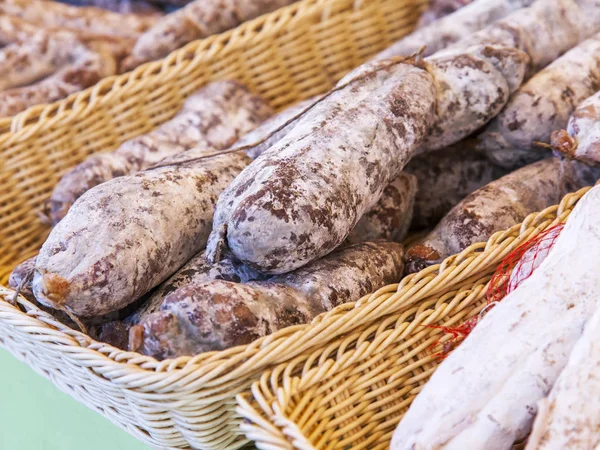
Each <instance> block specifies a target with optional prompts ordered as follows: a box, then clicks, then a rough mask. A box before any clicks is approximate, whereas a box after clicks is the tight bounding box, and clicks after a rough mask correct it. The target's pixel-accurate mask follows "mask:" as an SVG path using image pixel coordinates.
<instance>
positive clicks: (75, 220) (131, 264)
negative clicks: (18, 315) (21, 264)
mask: <svg viewBox="0 0 600 450" xmlns="http://www.w3.org/2000/svg"><path fill="white" fill-rule="evenodd" d="M206 151H207V153H209V154H210V153H211V150H206ZM212 151H214V150H212ZM249 162H250V159H249V158H248V157H247V156H246V155H244V154H240V153H230V154H226V155H220V156H214V157H207V158H205V159H203V160H200V161H196V162H194V163H189V164H179V165H175V166H167V167H162V168H157V169H151V170H147V171H145V172H138V173H137V174H134V175H128V176H123V177H119V178H115V179H113V180H110V181H107V182H106V183H103V184H101V185H99V186H96V187H95V188H92V189H91V190H89V191H88V192H86V193H85V194H83V195H82V196H81V197H80V198H79V199H78V200H77V201H76V202H75V203H74V204H73V206H72V207H71V209H70V210H69V212H68V213H67V215H66V216H65V218H64V219H63V220H61V221H60V222H59V223H58V225H57V226H56V227H55V228H54V229H53V230H52V232H51V233H50V236H49V237H48V239H47V240H46V242H45V243H44V245H43V247H42V249H41V251H40V254H39V256H38V259H37V262H36V273H35V275H34V280H33V291H34V294H35V296H36V298H37V299H38V301H40V302H41V303H43V304H45V305H48V306H51V307H55V308H56V307H58V306H60V305H65V306H67V307H69V308H71V310H72V311H73V312H74V313H75V314H77V315H79V316H82V317H90V316H97V315H101V314H106V313H108V312H110V311H115V310H119V309H121V308H124V307H125V306H126V305H128V304H130V303H132V302H133V301H135V300H136V299H138V298H140V297H141V296H142V295H144V294H145V293H147V292H148V291H150V290H151V289H152V288H154V287H155V286H157V285H158V284H160V283H161V282H163V281H164V280H165V279H167V278H168V277H169V276H170V275H172V274H173V273H174V272H176V271H177V269H179V268H180V267H181V266H182V265H183V264H184V263H185V262H186V261H188V260H189V259H190V258H191V257H192V256H194V255H195V254H197V253H198V252H199V251H200V250H202V249H203V248H204V246H205V245H206V240H207V238H208V235H209V232H210V230H211V225H212V218H213V212H214V205H215V203H216V201H217V197H218V196H219V194H220V193H221V192H222V191H223V189H224V188H225V187H226V186H227V185H228V184H229V183H231V181H232V180H233V178H235V177H236V176H237V175H238V174H239V173H240V172H241V170H242V169H243V168H244V167H245V166H246V165H247V164H248V163H249Z"/></svg>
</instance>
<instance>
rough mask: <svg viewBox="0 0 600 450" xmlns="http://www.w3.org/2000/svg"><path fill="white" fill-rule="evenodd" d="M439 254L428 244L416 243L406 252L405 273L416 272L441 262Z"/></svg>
mask: <svg viewBox="0 0 600 450" xmlns="http://www.w3.org/2000/svg"><path fill="white" fill-rule="evenodd" d="M441 259H442V257H441V255H440V254H439V253H438V252H437V251H436V250H435V249H433V248H431V247H430V246H429V245H425V244H416V245H413V246H412V247H411V248H410V249H408V251H407V252H406V261H405V264H406V273H407V274H411V273H416V272H420V271H421V270H423V269H425V268H427V267H429V266H431V265H433V264H438V263H440V262H441Z"/></svg>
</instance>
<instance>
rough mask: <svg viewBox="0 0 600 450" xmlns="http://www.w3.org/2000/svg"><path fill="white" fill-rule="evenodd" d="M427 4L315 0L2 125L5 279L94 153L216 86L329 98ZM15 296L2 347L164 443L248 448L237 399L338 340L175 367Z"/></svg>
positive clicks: (291, 343)
mask: <svg viewBox="0 0 600 450" xmlns="http://www.w3.org/2000/svg"><path fill="white" fill-rule="evenodd" d="M424 3H425V0H419V1H414V0H362V1H361V0H304V1H301V2H299V3H297V4H294V5H292V6H289V7H286V8H283V9H280V10H279V11H276V12H274V13H272V14H270V15H267V16H264V17H261V18H259V19H257V20H255V21H252V22H248V23H246V24H244V25H243V26H241V27H239V28H238V29H235V30H232V31H231V32H228V33H225V34H223V35H218V36H213V37H211V38H209V39H206V40H204V41H199V42H194V43H191V44H189V45H188V46H186V47H184V48H183V49H181V50H179V51H177V52H175V53H173V54H171V55H170V56H169V57H168V58H166V59H165V60H163V61H159V62H155V63H150V64H147V65H144V66H142V67H140V68H138V69H137V70H135V71H134V72H132V73H129V74H125V75H123V76H119V77H113V78H110V79H105V80H103V81H102V82H100V84H99V85H97V86H95V87H94V88H92V89H90V90H87V91H84V92H81V93H78V94H75V95H73V96H71V97H70V98H68V99H66V100H64V101H61V102H58V103H55V104H53V105H49V106H39V107H34V108H32V109H30V110H28V111H25V112H23V113H21V114H19V115H18V116H16V117H15V118H13V119H12V120H10V119H9V120H5V119H2V120H0V157H1V159H2V162H1V163H0V283H5V282H6V279H7V276H8V274H9V272H10V271H11V270H12V268H13V267H14V266H15V265H16V264H17V263H19V262H21V261H22V260H24V259H25V258H27V257H29V256H31V255H32V254H34V253H35V252H36V251H37V249H39V247H40V246H41V244H42V242H43V241H44V239H45V238H46V236H47V233H48V228H46V227H44V226H43V225H41V223H40V221H39V220H38V218H37V217H36V211H37V210H39V208H40V207H41V205H42V204H43V202H44V201H45V200H46V199H47V198H48V196H49V194H50V192H51V190H52V188H53V187H54V185H55V183H56V182H57V180H58V178H59V177H60V175H61V174H62V173H64V172H65V171H66V170H67V169H68V168H70V167H71V166H73V165H74V164H76V163H78V162H80V161H81V160H83V159H84V158H85V157H86V156H88V155H89V154H92V153H94V152H99V151H105V150H110V149H113V148H115V147H116V146H118V145H119V144H120V143H121V142H123V141H124V140H126V139H129V138H132V137H134V136H137V135H139V134H142V133H144V132H147V131H148V130H150V129H152V128H153V127H156V126H157V125H158V124H160V123H162V122H164V121H165V120H167V119H168V118H170V117H171V116H173V115H174V113H175V112H176V110H177V109H178V108H179V107H180V106H181V104H182V102H183V101H184V99H185V97H186V96H188V95H189V94H190V93H191V92H193V91H194V90H196V89H198V88H199V87H200V86H202V85H204V84H205V83H207V82H209V81H211V80H217V79H237V80H240V81H242V82H244V83H246V84H248V85H249V86H250V87H251V88H253V89H254V90H256V91H258V92H260V93H262V94H264V95H265V96H266V97H267V98H269V99H270V100H271V101H272V103H273V104H274V105H275V106H277V107H284V106H286V105H288V104H291V103H293V102H296V101H298V100H301V99H303V98H306V97H309V96H312V95H315V94H318V93H322V92H325V91H326V90H327V89H329V88H330V87H331V86H332V84H333V83H335V82H336V81H337V80H338V79H339V78H341V77H342V76H343V75H345V74H346V72H348V71H349V70H351V69H352V68H353V67H355V66H357V65H358V64H359V63H360V62H362V61H363V60H365V59H366V58H368V57H369V56H371V55H373V54H374V53H375V52H377V51H379V50H381V49H382V48H384V47H386V46H387V45H389V44H391V43H392V42H393V41H394V40H396V39H397V38H399V37H401V36H402V35H403V34H405V33H406V32H408V31H409V30H410V28H411V26H412V25H413V24H414V23H415V22H416V19H417V17H418V14H419V13H420V9H421V7H422V6H423V5H424ZM13 295H14V292H13V291H11V290H9V289H6V288H2V287H0V344H1V345H3V346H4V347H5V348H7V349H8V350H9V351H10V352H12V353H13V354H14V355H16V356H17V357H18V358H20V359H22V360H24V361H25V362H27V363H28V364H29V365H30V366H32V367H33V368H34V369H35V370H37V371H38V372H39V373H40V374H41V375H43V376H45V377H48V378H50V379H51V380H52V381H53V382H54V383H55V384H56V385H57V386H58V387H59V388H61V389H62V390H64V391H66V392H68V393H70V394H71V395H73V396H74V397H75V398H76V399H78V400H80V401H81V402H83V403H85V404H86V405H88V406H89V407H91V408H93V409H94V410H96V411H98V412H100V413H101V414H103V415H104V416H106V417H108V418H109V419H111V420H112V421H113V422H115V423H116V424H118V425H120V426H122V427H123V428H125V429H126V430H127V431H129V432H130V433H131V434H133V435H135V436H136V437H138V438H139V439H141V440H142V441H144V442H146V443H147V444H149V445H151V446H155V447H159V448H187V447H189V446H192V447H195V448H204V449H225V448H227V449H233V448H237V447H240V446H242V445H243V444H244V443H245V442H247V439H246V438H245V437H244V436H243V434H242V433H241V432H240V430H239V427H238V425H239V423H240V421H241V418H240V417H239V415H237V413H236V412H235V407H236V403H235V395H236V394H238V393H240V392H242V391H244V390H247V389H248V388H249V386H250V384H251V383H252V382H253V381H255V380H257V379H258V377H259V376H260V374H261V373H262V372H263V371H264V370H267V369H269V368H272V367H274V366H276V365H277V364H280V363H282V362H285V361H289V360H291V359H293V358H295V357H297V356H298V355H300V354H302V353H304V352H307V351H309V350H310V349H311V348H313V347H315V348H316V347H318V346H320V345H323V343H324V342H325V341H326V340H328V339H330V338H334V337H335V336H336V334H333V335H326V334H323V335H317V334H314V333H309V334H306V335H305V334H302V331H301V330H303V329H304V328H303V327H295V328H290V329H286V330H282V331H280V332H278V333H275V334H274V335H272V336H269V337H267V338H265V339H261V340H259V341H257V342H255V343H253V344H251V345H248V346H244V347H238V348H234V349H230V350H227V351H223V352H213V353H209V354H203V355H200V356H198V357H195V358H179V359H177V360H173V361H166V362H162V363H161V362H157V361H156V360H154V359H152V358H148V357H142V356H140V355H138V354H135V353H127V352H122V351H118V350H116V349H114V348H112V347H109V346H107V345H105V344H102V343H98V342H95V341H93V340H91V339H90V338H89V337H87V336H85V335H83V334H81V333H78V332H76V331H73V330H71V329H69V328H67V327H65V326H63V325H62V324H60V323H58V322H57V321H55V320H54V319H53V318H52V317H51V316H49V315H48V314H45V313H44V312H42V311H40V310H38V309H37V308H35V307H34V306H33V305H31V304H30V303H28V302H27V301H25V300H24V299H21V298H20V299H19V304H20V308H21V309H23V310H24V311H25V312H23V311H21V309H18V308H16V307H14V306H12V305H11V304H10V303H9V302H7V301H5V300H8V299H12V297H13ZM338 314H339V313H338ZM341 332H343V330H342V331H341ZM295 333H296V334H295Z"/></svg>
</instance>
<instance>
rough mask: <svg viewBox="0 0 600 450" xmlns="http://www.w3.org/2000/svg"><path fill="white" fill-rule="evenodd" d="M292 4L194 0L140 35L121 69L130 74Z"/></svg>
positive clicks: (281, 0)
mask: <svg viewBox="0 0 600 450" xmlns="http://www.w3.org/2000/svg"><path fill="white" fill-rule="evenodd" d="M294 1H296V0H253V1H246V0H195V1H193V2H192V3H190V4H189V5H187V6H185V7H183V8H181V9H180V10H178V11H175V12H173V13H171V14H167V15H166V16H165V17H163V18H161V19H160V20H159V21H158V22H157V23H156V24H155V25H154V26H153V27H152V28H150V29H149V30H148V31H146V32H145V33H144V34H142V35H141V36H140V37H139V39H138V41H137V43H136V44H135V47H134V48H133V51H132V52H131V57H130V58H128V60H127V61H125V63H124V67H125V68H126V69H128V70H130V69H133V68H135V67H137V66H139V65H140V64H142V63H145V62H147V61H152V60H155V59H160V58H162V57H164V56H167V55H168V54H169V53H171V52H172V51H173V50H176V49H178V48H180V47H183V45H185V44H187V43H188V42H191V41H194V40H196V39H202V38H205V37H207V36H210V35H212V34H217V33H222V32H224V31H227V30H230V29H231V28H235V27H236V26H238V25H239V24H241V23H243V22H245V21H247V20H250V19H254V18H255V17H258V16H260V15H262V14H266V13H268V12H271V11H274V10H276V9H278V8H280V7H282V6H286V5H289V4H291V3H293V2H294Z"/></svg>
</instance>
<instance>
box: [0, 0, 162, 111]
mask: <svg viewBox="0 0 600 450" xmlns="http://www.w3.org/2000/svg"><path fill="white" fill-rule="evenodd" d="M157 19H158V15H157V14H156V13H154V14H144V15H142V14H134V13H128V14H119V13H115V12H111V11H107V10H103V9H99V8H94V7H81V8H77V7H74V6H68V5H64V4H62V3H57V2H53V1H46V0H4V1H2V2H1V3H0V73H2V80H0V117H5V116H12V115H15V114H17V113H19V112H21V111H23V110H25V109H27V108H28V107H30V106H33V105H37V104H43V103H50V102H53V101H56V100H60V99H62V98H65V97H67V96H69V95H70V94H72V93H74V92H77V91H80V90H82V89H85V88H88V87H90V86H93V85H94V84H96V83H97V82H98V81H99V80H101V79H102V78H104V77H106V76H110V75H114V74H116V73H117V72H118V67H119V64H120V61H121V59H123V58H124V57H125V56H126V55H127V54H129V52H130V48H131V47H132V46H133V43H134V42H135V39H136V38H137V37H138V36H139V35H140V34H141V33H143V32H144V31H145V30H147V29H149V28H150V27H151V26H152V25H153V24H154V23H155V22H156V20H157Z"/></svg>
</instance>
